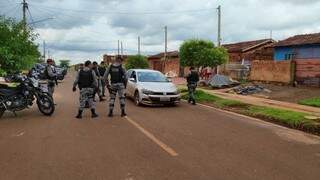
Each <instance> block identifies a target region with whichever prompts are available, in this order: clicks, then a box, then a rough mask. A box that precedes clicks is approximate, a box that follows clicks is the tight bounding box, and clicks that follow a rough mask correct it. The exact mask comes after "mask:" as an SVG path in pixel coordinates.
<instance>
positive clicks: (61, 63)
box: [60, 60, 70, 68]
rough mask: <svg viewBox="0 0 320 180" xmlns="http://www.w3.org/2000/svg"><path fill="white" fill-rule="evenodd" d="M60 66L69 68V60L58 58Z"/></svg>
mask: <svg viewBox="0 0 320 180" xmlns="http://www.w3.org/2000/svg"><path fill="white" fill-rule="evenodd" d="M60 67H64V68H69V67H70V60H60Z"/></svg>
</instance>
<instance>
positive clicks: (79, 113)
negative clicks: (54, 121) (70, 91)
mask: <svg viewBox="0 0 320 180" xmlns="http://www.w3.org/2000/svg"><path fill="white" fill-rule="evenodd" d="M82 112H83V111H82V110H79V111H78V115H77V116H76V118H77V119H82Z"/></svg>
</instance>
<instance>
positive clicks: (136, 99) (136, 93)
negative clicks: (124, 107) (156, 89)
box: [134, 91, 141, 106]
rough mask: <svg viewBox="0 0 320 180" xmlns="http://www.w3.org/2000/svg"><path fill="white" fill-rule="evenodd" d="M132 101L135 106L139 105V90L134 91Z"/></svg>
mask: <svg viewBox="0 0 320 180" xmlns="http://www.w3.org/2000/svg"><path fill="white" fill-rule="evenodd" d="M134 102H135V104H136V106H140V104H141V103H140V96H139V92H138V91H136V92H135V93H134Z"/></svg>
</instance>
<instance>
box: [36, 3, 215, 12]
mask: <svg viewBox="0 0 320 180" xmlns="http://www.w3.org/2000/svg"><path fill="white" fill-rule="evenodd" d="M30 4H32V5H34V6H40V7H47V8H50V9H57V10H64V11H72V12H77V13H83V12H87V13H94V14H124V15H148V14H181V13H197V12H205V11H212V10H214V9H215V8H207V9H191V10H181V11H145V12H133V11H131V12H130V11H93V10H85V9H68V8H57V7H53V6H45V5H40V4H33V3H30Z"/></svg>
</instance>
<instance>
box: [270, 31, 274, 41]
mask: <svg viewBox="0 0 320 180" xmlns="http://www.w3.org/2000/svg"><path fill="white" fill-rule="evenodd" d="M272 36H273V31H272V30H270V39H272V38H273V37H272Z"/></svg>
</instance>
